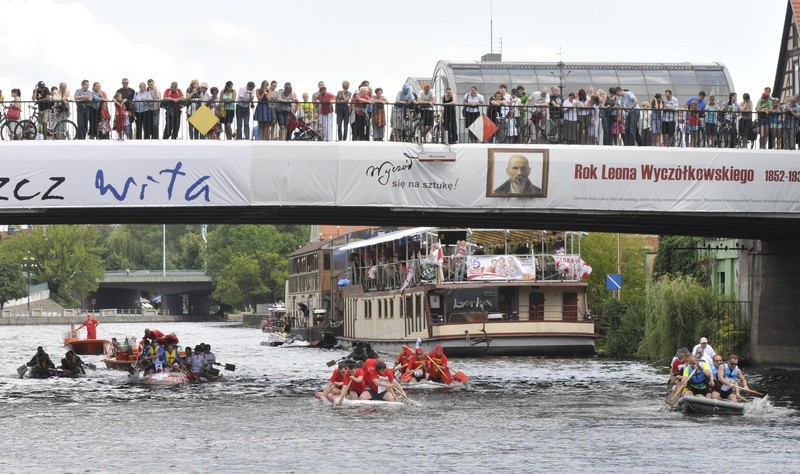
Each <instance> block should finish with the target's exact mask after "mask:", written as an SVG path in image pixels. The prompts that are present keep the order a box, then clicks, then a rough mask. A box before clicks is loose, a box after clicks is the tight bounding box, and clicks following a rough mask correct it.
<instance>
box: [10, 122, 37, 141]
mask: <svg viewBox="0 0 800 474" xmlns="http://www.w3.org/2000/svg"><path fill="white" fill-rule="evenodd" d="M18 123H19V128H17V129H15V131H14V133H15V135H16V136H18V137H19V138H15V140H36V133H37V128H36V124H35V123H33V122H32V121H30V120H20V121H19V122H18Z"/></svg>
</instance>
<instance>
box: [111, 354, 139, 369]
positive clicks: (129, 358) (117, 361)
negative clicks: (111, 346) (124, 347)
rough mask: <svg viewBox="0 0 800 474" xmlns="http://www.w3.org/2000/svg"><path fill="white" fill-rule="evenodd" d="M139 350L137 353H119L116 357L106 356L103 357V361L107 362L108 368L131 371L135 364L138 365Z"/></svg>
mask: <svg viewBox="0 0 800 474" xmlns="http://www.w3.org/2000/svg"><path fill="white" fill-rule="evenodd" d="M138 352H139V351H136V353H130V352H125V353H119V354H117V355H116V356H115V357H110V356H109V357H106V358H105V359H103V363H105V364H106V368H108V369H111V370H122V371H125V372H130V370H131V369H132V368H133V366H134V365H136V360H137V359H138V358H139V354H138Z"/></svg>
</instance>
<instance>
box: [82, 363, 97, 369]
mask: <svg viewBox="0 0 800 474" xmlns="http://www.w3.org/2000/svg"><path fill="white" fill-rule="evenodd" d="M83 366H84V367H89V370H97V366H96V365H94V364H92V363H91V362H89V363H84V364H83Z"/></svg>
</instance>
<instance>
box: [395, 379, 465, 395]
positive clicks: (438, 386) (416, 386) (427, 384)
mask: <svg viewBox="0 0 800 474" xmlns="http://www.w3.org/2000/svg"><path fill="white" fill-rule="evenodd" d="M400 386H401V387H403V390H405V391H406V392H408V391H412V392H413V391H418V392H422V391H426V392H429V391H436V390H441V391H452V390H461V389H462V388H464V384H463V383H461V382H453V383H451V384H450V385H447V384H444V383H439V382H431V381H430V380H422V381H420V382H417V383H410V382H403V383H401V384H400Z"/></svg>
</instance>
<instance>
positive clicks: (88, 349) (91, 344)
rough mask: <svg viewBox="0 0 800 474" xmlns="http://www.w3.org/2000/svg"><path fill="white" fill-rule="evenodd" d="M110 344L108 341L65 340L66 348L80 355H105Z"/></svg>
mask: <svg viewBox="0 0 800 474" xmlns="http://www.w3.org/2000/svg"><path fill="white" fill-rule="evenodd" d="M110 344H111V343H110V342H109V341H108V340H107V339H69V338H67V339H64V347H65V348H66V349H67V350H71V351H72V352H74V353H76V354H78V355H102V354H105V353H106V346H110Z"/></svg>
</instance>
